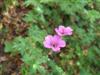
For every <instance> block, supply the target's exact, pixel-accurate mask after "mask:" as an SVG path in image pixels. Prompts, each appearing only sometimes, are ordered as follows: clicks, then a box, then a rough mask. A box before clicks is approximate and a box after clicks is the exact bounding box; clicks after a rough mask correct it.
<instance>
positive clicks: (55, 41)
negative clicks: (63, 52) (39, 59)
mask: <svg viewBox="0 0 100 75" xmlns="http://www.w3.org/2000/svg"><path fill="white" fill-rule="evenodd" d="M43 44H44V47H46V48H51V49H52V50H53V51H54V52H60V48H61V47H65V46H66V42H65V41H64V40H62V39H61V38H60V37H59V36H58V35H54V36H52V35H48V36H46V37H45V40H44V42H43Z"/></svg>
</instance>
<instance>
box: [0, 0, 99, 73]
mask: <svg viewBox="0 0 100 75" xmlns="http://www.w3.org/2000/svg"><path fill="white" fill-rule="evenodd" d="M7 1H9V0H7ZM5 2H6V1H5ZM12 2H14V1H13V0H12ZM9 5H10V3H9ZM19 5H20V4H19V2H18V1H16V0H15V5H14V6H15V7H18V6H19ZM21 5H22V6H23V7H24V8H25V9H29V10H28V12H27V13H25V14H24V15H23V16H22V21H21V22H24V23H26V24H27V25H25V26H26V27H27V28H26V35H24V36H23V35H21V31H20V27H18V25H16V24H15V26H14V27H13V28H16V27H17V28H18V29H15V32H16V36H14V37H13V39H12V40H10V41H9V40H5V41H4V44H5V52H7V53H10V54H11V55H13V56H15V55H16V54H20V55H21V60H22V61H23V64H22V65H21V69H20V71H21V73H22V75H100V71H99V70H100V0H24V2H23V4H21ZM5 8H7V6H5ZM6 10H7V9H6ZM19 19H20V18H19ZM59 25H64V26H71V27H72V28H73V30H74V32H73V35H72V36H71V37H67V36H66V37H65V38H64V39H65V40H66V41H67V43H68V44H67V47H66V48H63V49H62V50H61V52H60V53H54V52H51V50H49V49H46V48H44V47H43V40H44V38H45V36H46V35H48V34H54V33H55V32H54V29H55V27H57V26H59ZM23 26H24V25H22V28H23ZM25 26H24V27H25ZM7 28H10V27H6V26H5V27H4V28H2V29H0V31H2V32H4V31H5V30H6V29H7ZM13 28H12V29H13ZM8 32H9V30H8ZM4 33H7V31H5V32H4Z"/></svg>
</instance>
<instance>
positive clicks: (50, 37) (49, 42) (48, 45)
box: [43, 35, 53, 48]
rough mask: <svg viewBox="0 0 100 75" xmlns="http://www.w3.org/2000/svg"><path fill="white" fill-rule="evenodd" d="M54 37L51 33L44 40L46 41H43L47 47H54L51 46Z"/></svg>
mask: <svg viewBox="0 0 100 75" xmlns="http://www.w3.org/2000/svg"><path fill="white" fill-rule="evenodd" d="M52 38H53V37H52V36H51V35H48V36H46V37H45V40H44V42H43V44H44V47H46V48H51V47H52V46H51V41H52Z"/></svg>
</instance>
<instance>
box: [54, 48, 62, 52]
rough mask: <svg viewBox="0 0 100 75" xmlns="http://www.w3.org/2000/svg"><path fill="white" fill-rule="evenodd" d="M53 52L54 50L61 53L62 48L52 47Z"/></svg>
mask: <svg viewBox="0 0 100 75" xmlns="http://www.w3.org/2000/svg"><path fill="white" fill-rule="evenodd" d="M52 50H53V51H54V52H60V47H52Z"/></svg>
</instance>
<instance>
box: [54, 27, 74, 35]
mask: <svg viewBox="0 0 100 75" xmlns="http://www.w3.org/2000/svg"><path fill="white" fill-rule="evenodd" d="M55 31H56V33H57V34H58V35H59V36H65V35H72V33H73V29H72V28H71V27H69V26H68V27H64V26H59V27H58V28H55Z"/></svg>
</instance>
